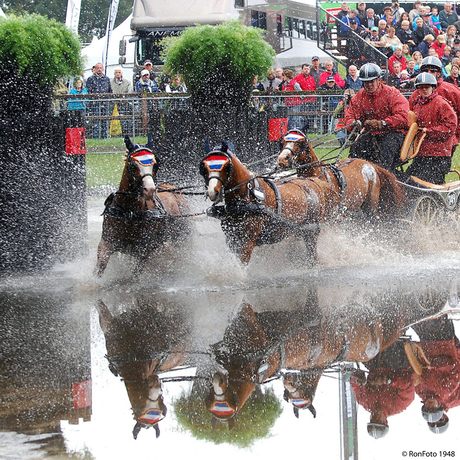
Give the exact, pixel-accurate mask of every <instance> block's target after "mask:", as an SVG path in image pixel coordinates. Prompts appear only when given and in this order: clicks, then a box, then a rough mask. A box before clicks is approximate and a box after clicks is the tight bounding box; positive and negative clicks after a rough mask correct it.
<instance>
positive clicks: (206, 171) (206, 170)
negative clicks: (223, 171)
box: [200, 150, 233, 189]
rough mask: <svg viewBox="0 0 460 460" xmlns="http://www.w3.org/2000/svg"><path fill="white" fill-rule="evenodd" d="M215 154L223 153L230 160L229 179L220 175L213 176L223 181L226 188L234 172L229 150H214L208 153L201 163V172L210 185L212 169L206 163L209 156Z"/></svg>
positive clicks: (223, 186)
mask: <svg viewBox="0 0 460 460" xmlns="http://www.w3.org/2000/svg"><path fill="white" fill-rule="evenodd" d="M213 155H222V156H223V157H225V158H227V160H228V165H229V171H228V175H227V179H226V180H224V179H222V178H221V177H220V176H214V177H213V179H216V180H218V181H219V182H221V183H222V188H223V189H225V187H226V186H227V184H228V182H229V180H230V178H231V177H232V174H233V163H232V157H231V155H229V154H228V153H227V152H224V151H222V150H212V151H211V152H209V153H208V155H207V156H206V158H204V159H203V160H202V161H201V163H200V174H201V175H202V176H203V177H204V180H205V183H206V186H208V184H209V179H210V178H209V174H210V173H211V172H212V171H211V170H210V169H209V168H208V167H207V166H206V165H205V163H206V160H207V159H208V158H210V157H211V156H213Z"/></svg>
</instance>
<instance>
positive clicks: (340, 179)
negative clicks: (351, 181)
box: [327, 164, 348, 199]
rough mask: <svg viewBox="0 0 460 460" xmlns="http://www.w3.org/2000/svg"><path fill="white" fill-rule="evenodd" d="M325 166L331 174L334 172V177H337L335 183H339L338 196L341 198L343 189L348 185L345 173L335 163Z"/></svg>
mask: <svg viewBox="0 0 460 460" xmlns="http://www.w3.org/2000/svg"><path fill="white" fill-rule="evenodd" d="M327 167H328V168H329V169H330V170H331V172H332V174H334V176H335V178H336V179H337V183H338V184H339V189H340V198H341V199H342V198H343V196H344V194H345V189H346V188H347V185H348V184H347V180H346V179H345V175H344V174H343V172H342V170H341V169H340V168H339V167H338V166H337V165H333V164H330V165H327Z"/></svg>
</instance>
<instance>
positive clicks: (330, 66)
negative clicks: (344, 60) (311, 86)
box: [319, 61, 345, 88]
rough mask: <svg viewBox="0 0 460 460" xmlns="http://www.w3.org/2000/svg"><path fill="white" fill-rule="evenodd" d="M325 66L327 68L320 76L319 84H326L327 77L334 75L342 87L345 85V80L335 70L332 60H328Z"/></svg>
mask: <svg viewBox="0 0 460 460" xmlns="http://www.w3.org/2000/svg"><path fill="white" fill-rule="evenodd" d="M324 68H325V69H326V70H325V71H324V72H323V73H322V74H321V75H320V77H319V84H320V86H321V85H324V83H326V80H327V77H330V76H333V77H334V80H335V82H336V83H337V85H338V86H340V88H343V87H344V86H345V80H344V79H343V78H342V77H341V76H340V75H339V74H338V72H336V71H335V70H334V64H333V63H332V61H326V62H325V64H324Z"/></svg>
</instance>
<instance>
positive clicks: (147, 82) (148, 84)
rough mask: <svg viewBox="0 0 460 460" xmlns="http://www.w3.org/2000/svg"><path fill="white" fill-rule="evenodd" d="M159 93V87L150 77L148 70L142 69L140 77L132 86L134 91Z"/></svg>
mask: <svg viewBox="0 0 460 460" xmlns="http://www.w3.org/2000/svg"><path fill="white" fill-rule="evenodd" d="M144 91H145V92H146V93H159V92H160V89H159V88H158V85H157V84H156V82H155V80H151V79H150V72H149V71H148V70H147V69H144V70H143V71H142V72H141V78H140V79H139V80H138V81H137V82H136V85H135V87H134V92H136V93H142V92H144Z"/></svg>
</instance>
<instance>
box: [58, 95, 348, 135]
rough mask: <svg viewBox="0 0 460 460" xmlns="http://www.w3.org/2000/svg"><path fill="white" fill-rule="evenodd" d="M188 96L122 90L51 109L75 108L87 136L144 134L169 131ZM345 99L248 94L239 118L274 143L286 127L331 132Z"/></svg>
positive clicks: (66, 100) (62, 99) (61, 99)
mask: <svg viewBox="0 0 460 460" xmlns="http://www.w3.org/2000/svg"><path fill="white" fill-rule="evenodd" d="M189 105H190V104H189V96H188V95H186V94H185V95H184V94H180V95H176V94H174V95H166V94H161V95H149V96H147V97H139V94H128V95H123V96H117V97H114V95H113V94H107V95H100V94H98V95H94V94H91V95H82V96H75V95H72V96H68V95H66V96H57V97H56V112H58V113H62V112H67V111H68V112H74V113H75V112H79V114H81V116H82V118H83V120H84V127H85V128H86V137H87V138H88V139H98V138H108V137H120V136H123V135H124V134H128V135H129V136H131V137H132V138H136V137H137V136H145V135H146V134H147V132H155V131H158V130H159V131H161V132H162V133H167V132H170V131H171V129H169V128H168V125H173V126H176V127H177V125H178V124H179V123H180V122H181V120H182V119H183V118H184V117H187V116H192V114H190V112H189ZM344 106H345V107H346V100H344V96H343V94H342V93H331V92H322V93H319V92H316V93H309V92H288V93H276V94H270V95H267V94H264V93H261V94H260V95H259V94H257V95H253V96H252V98H251V100H250V102H249V107H248V111H247V113H246V114H241V117H242V118H243V117H244V118H245V120H244V122H246V124H247V125H248V130H249V131H251V132H252V133H253V134H254V135H255V136H256V137H258V136H259V135H260V136H261V140H262V141H264V139H266V140H267V141H276V140H278V139H279V138H280V133H282V132H285V131H286V130H287V129H291V128H299V129H303V130H305V131H306V132H308V133H309V134H317V135H321V134H326V133H328V132H332V131H333V130H334V128H335V126H336V124H337V122H338V120H339V119H340V118H341V113H342V110H341V109H342V107H344Z"/></svg>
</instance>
